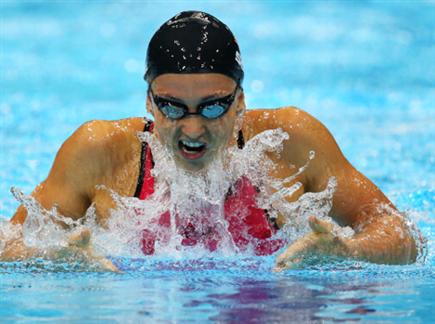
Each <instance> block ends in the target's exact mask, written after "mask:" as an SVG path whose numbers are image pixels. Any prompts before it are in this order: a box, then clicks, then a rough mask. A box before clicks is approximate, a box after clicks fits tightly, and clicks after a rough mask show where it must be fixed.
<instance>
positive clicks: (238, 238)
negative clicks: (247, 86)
mask: <svg viewBox="0 0 435 324" xmlns="http://www.w3.org/2000/svg"><path fill="white" fill-rule="evenodd" d="M153 126H154V124H153V122H151V121H148V120H147V121H146V122H145V128H144V131H145V132H146V131H148V132H152V131H153ZM237 145H238V147H239V148H243V146H244V139H243V134H242V132H239V137H238V139H237ZM153 167H154V161H153V157H152V154H151V149H150V147H149V145H148V144H147V143H145V142H143V143H142V152H141V162H140V173H139V180H138V185H137V188H136V192H135V197H137V198H139V199H141V200H145V199H147V198H148V197H149V196H151V195H152V194H153V193H154V177H153V176H152V174H151V170H152V168H153ZM257 195H258V189H257V188H256V187H255V186H254V185H253V184H252V183H251V182H250V181H249V179H248V178H246V177H242V178H241V179H239V180H238V181H237V182H236V184H235V185H234V190H232V191H229V192H228V194H227V197H226V199H225V202H224V217H225V219H226V221H227V223H228V231H229V233H230V234H231V237H232V239H233V241H234V243H235V245H236V246H237V247H238V248H239V249H240V250H242V251H243V250H245V249H246V248H247V246H248V245H252V246H253V248H254V251H255V254H257V255H269V254H272V253H274V252H276V251H277V250H279V249H280V248H281V247H283V245H284V244H285V242H284V241H283V240H279V239H271V237H272V235H273V234H274V233H275V231H276V229H277V227H276V224H274V223H272V222H270V221H269V218H268V215H267V211H266V210H264V209H260V208H258V207H257V206H256V201H255V198H256V196H257ZM176 222H177V231H178V233H179V234H180V235H181V236H182V237H183V240H182V242H181V244H182V245H185V246H189V245H190V246H191V245H196V244H197V243H198V242H199V241H201V242H202V243H203V244H204V245H205V246H206V247H207V248H208V249H209V250H210V251H214V250H215V249H216V248H217V246H218V244H219V235H218V234H217V233H216V232H214V231H213V229H211V230H210V231H209V232H207V233H197V231H195V227H194V225H193V224H191V223H189V224H188V226H179V224H178V219H177V221H176ZM158 225H159V226H161V227H162V228H169V227H170V214H169V212H166V213H164V214H162V215H161V216H160V219H159V220H158ZM155 241H156V236H155V234H154V233H152V232H150V231H148V230H144V231H143V237H142V242H141V248H142V251H143V253H144V254H146V255H151V254H153V253H154V244H155Z"/></svg>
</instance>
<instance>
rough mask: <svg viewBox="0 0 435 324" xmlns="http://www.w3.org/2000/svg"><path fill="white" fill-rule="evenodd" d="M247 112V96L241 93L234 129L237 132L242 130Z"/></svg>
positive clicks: (238, 99)
mask: <svg viewBox="0 0 435 324" xmlns="http://www.w3.org/2000/svg"><path fill="white" fill-rule="evenodd" d="M245 111H246V104H245V94H244V93H243V91H241V92H240V94H239V96H238V98H237V107H236V123H235V127H234V128H235V131H236V132H238V131H239V130H241V129H242V125H243V120H244V116H245Z"/></svg>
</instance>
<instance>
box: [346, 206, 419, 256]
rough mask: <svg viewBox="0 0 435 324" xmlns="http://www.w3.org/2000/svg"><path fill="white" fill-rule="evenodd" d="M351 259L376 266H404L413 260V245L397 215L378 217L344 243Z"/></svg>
mask: <svg viewBox="0 0 435 324" xmlns="http://www.w3.org/2000/svg"><path fill="white" fill-rule="evenodd" d="M346 245H347V247H348V251H349V254H350V256H351V257H354V258H356V259H359V260H364V261H369V262H373V263H380V264H408V263H413V262H415V260H416V258H417V247H416V242H415V240H414V238H413V236H412V235H411V231H410V229H409V228H408V226H407V225H406V224H405V220H404V219H402V218H401V217H400V216H399V215H393V214H391V215H382V216H379V217H376V219H373V220H372V221H371V222H369V223H368V224H365V225H364V226H363V227H362V228H361V230H360V231H358V232H357V233H356V234H355V235H354V236H353V237H352V238H351V239H349V240H347V241H346Z"/></svg>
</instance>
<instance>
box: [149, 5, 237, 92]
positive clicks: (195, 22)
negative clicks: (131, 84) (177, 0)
mask: <svg viewBox="0 0 435 324" xmlns="http://www.w3.org/2000/svg"><path fill="white" fill-rule="evenodd" d="M146 65H147V70H146V72H145V76H144V79H145V80H146V81H147V82H148V83H149V84H151V82H152V81H153V80H154V79H155V78H156V77H158V76H159V75H161V74H164V73H221V74H225V75H226V76H229V77H230V78H232V79H233V80H234V81H236V83H237V84H238V85H241V83H242V81H243V67H242V61H241V57H240V50H239V45H238V44H237V41H236V39H235V37H234V35H233V33H232V32H231V31H230V29H229V28H228V27H227V25H225V24H224V23H223V22H221V21H220V20H218V19H217V18H216V17H213V16H212V15H210V14H207V13H205V12H201V11H183V12H181V13H179V14H177V15H176V16H174V17H172V18H171V19H169V20H168V21H167V22H166V23H164V24H163V25H162V26H161V27H160V28H159V30H158V31H157V32H156V33H155V34H154V36H153V37H152V38H151V41H150V43H149V45H148V51H147V59H146Z"/></svg>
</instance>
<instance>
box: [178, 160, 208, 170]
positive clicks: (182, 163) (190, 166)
mask: <svg viewBox="0 0 435 324" xmlns="http://www.w3.org/2000/svg"><path fill="white" fill-rule="evenodd" d="M175 164H176V166H177V167H178V168H180V169H183V170H185V171H189V172H200V171H202V170H204V169H206V168H207V166H208V164H209V163H207V161H205V160H203V159H198V160H187V159H185V158H183V157H178V156H177V158H176V159H175Z"/></svg>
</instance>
